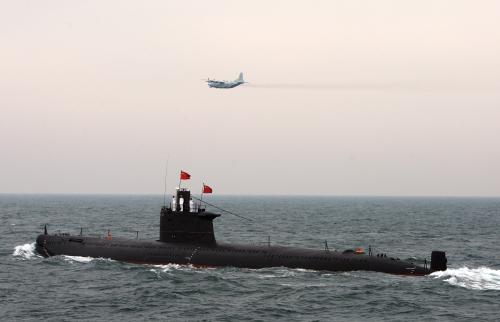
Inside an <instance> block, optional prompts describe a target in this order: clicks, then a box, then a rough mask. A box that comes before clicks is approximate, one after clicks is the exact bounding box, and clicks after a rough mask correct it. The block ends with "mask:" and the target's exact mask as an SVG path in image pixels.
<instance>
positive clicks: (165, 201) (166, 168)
mask: <svg viewBox="0 0 500 322" xmlns="http://www.w3.org/2000/svg"><path fill="white" fill-rule="evenodd" d="M168 159H169V157H167V164H166V165H165V191H164V192H163V207H166V206H167V200H166V199H167V174H168Z"/></svg>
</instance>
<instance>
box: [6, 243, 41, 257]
mask: <svg viewBox="0 0 500 322" xmlns="http://www.w3.org/2000/svg"><path fill="white" fill-rule="evenodd" d="M12 256H15V257H20V258H22V259H31V258H33V257H39V255H37V254H36V253H35V243H31V244H24V245H19V246H16V247H15V248H14V252H13V253H12Z"/></svg>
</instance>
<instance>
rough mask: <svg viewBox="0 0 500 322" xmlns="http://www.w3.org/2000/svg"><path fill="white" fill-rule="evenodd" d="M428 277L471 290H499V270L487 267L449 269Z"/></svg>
mask: <svg viewBox="0 0 500 322" xmlns="http://www.w3.org/2000/svg"><path fill="white" fill-rule="evenodd" d="M430 276H432V277H434V278H439V279H444V281H445V282H447V283H449V284H451V285H455V286H460V287H464V288H467V289H471V290H500V270H496V269H492V268H488V267H478V268H468V267H465V266H464V267H461V268H449V269H447V270H446V271H442V272H434V273H432V274H431V275H430Z"/></svg>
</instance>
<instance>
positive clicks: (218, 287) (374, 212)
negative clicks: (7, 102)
mask: <svg viewBox="0 0 500 322" xmlns="http://www.w3.org/2000/svg"><path fill="white" fill-rule="evenodd" d="M209 198H210V200H209V201H210V202H212V203H215V204H217V205H218V206H220V207H222V208H225V209H227V210H230V211H233V212H235V213H237V214H241V215H243V216H246V217H249V218H252V219H253V221H252V222H248V221H243V220H241V219H239V218H237V217H234V216H231V215H229V214H224V215H223V216H222V218H218V219H216V221H215V223H214V224H215V230H216V236H217V238H218V240H221V241H226V242H245V243H256V244H257V243H267V236H268V235H269V236H271V242H272V243H273V244H281V245H295V246H305V247H317V248H321V249H322V248H323V247H324V241H325V240H326V241H328V245H329V247H330V249H339V250H343V249H347V248H353V247H358V246H361V247H365V248H367V247H368V245H371V247H372V249H373V252H375V253H377V252H384V253H387V254H388V255H390V256H396V257H400V258H402V259H403V258H404V259H406V258H413V260H415V261H423V260H424V258H427V259H429V258H430V253H431V251H432V250H445V251H446V252H447V257H448V266H449V268H448V270H447V271H445V272H437V273H433V274H431V275H430V276H425V277H408V276H393V275H388V274H383V273H374V272H363V271H357V272H348V273H330V272H317V271H311V270H300V269H287V268H283V267H276V268H267V269H259V270H252V269H237V268H233V267H225V268H212V269H205V268H203V269H202V268H194V267H190V266H179V265H164V266H153V265H134V264H127V263H121V262H117V261H112V260H109V259H102V258H100V259H92V258H86V257H71V256H56V257H52V258H41V257H40V256H38V255H37V254H35V253H34V241H35V238H36V236H37V235H38V234H40V233H41V232H42V231H43V225H44V224H45V223H47V224H48V229H49V232H55V231H58V230H59V231H61V232H71V233H74V234H77V233H79V232H80V228H83V232H84V234H100V235H104V234H106V232H107V230H108V229H110V230H111V232H112V234H113V236H123V237H130V238H135V235H136V231H139V238H144V239H156V238H157V237H158V223H159V210H160V207H161V205H162V202H163V198H162V197H161V196H133V195H131V196H88V195H82V196H80V195H0V218H1V225H0V229H1V233H0V236H1V241H2V242H1V244H0V257H1V258H0V265H1V266H0V312H1V315H0V320H4V321H21V320H37V321H39V320H44V321H45V320H48V321H70V320H75V319H78V320H94V321H120V320H121V321H124V320H127V321H138V320H139V321H141V320H168V321H241V320H244V321H274V320H282V321H424V320H425V321H499V320H500V231H499V228H500V199H498V198H497V199H495V198H366V197H363V198H361V197H359V198H357V197H235V196H231V197H229V196H226V197H214V196H209Z"/></svg>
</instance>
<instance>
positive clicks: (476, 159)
mask: <svg viewBox="0 0 500 322" xmlns="http://www.w3.org/2000/svg"><path fill="white" fill-rule="evenodd" d="M240 71H242V72H244V74H245V78H246V80H247V81H249V82H250V84H248V85H244V86H240V87H237V88H234V89H231V90H218V89H210V88H208V87H207V86H206V84H205V83H204V82H203V81H202V80H201V79H202V78H207V77H210V78H221V79H234V78H236V77H237V75H238V73H239V72H240ZM0 111H1V114H0V151H1V154H0V192H6V193H10V192H12V193H17V192H21V193H162V192H163V177H164V171H165V162H166V159H167V158H169V160H170V162H169V163H170V164H169V169H168V170H169V179H168V186H169V188H170V187H173V186H174V185H176V184H177V178H178V172H179V170H180V169H181V168H182V169H184V170H186V171H188V172H190V173H191V174H192V179H193V180H191V182H189V183H188V185H190V186H191V187H192V188H193V190H196V191H198V190H199V189H200V185H201V182H202V181H205V182H206V183H208V184H210V185H212V186H213V188H214V192H215V193H218V194H329V195H446V196H448V195H459V196H461V195H473V196H477V195H489V196H500V166H499V165H500V1H487V0H482V1H458V0H449V1H445V0H428V1H409V0H408V1H402V0H394V1H387V0H379V1H356V0H345V1H333V0H330V1H215V0H210V1H163V0H162V1H124V0H117V1H66V0H64V1H62V0H61V1H35V0H33V1H25V0H16V1H6V0H5V1H0Z"/></svg>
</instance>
